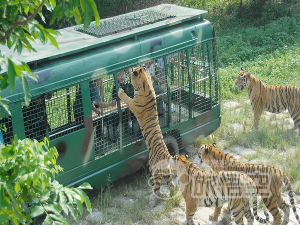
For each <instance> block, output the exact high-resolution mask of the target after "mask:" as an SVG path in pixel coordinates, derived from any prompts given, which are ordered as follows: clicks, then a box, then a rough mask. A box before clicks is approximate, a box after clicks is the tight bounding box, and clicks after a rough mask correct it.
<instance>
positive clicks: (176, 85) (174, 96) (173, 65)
mask: <svg viewBox="0 0 300 225" xmlns="http://www.w3.org/2000/svg"><path fill="white" fill-rule="evenodd" d="M186 55H187V54H186V52H185V51H182V52H178V53H176V54H171V55H168V56H167V61H168V70H169V84H170V92H171V123H172V124H176V123H181V122H183V121H186V120H188V119H189V111H190V109H189V107H190V104H189V103H190V95H189V88H190V87H189V84H190V82H189V76H188V65H187V60H186V58H187V56H186Z"/></svg>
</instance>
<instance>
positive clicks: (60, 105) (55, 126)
mask: <svg viewBox="0 0 300 225" xmlns="http://www.w3.org/2000/svg"><path fill="white" fill-rule="evenodd" d="M45 105H46V113H47V120H48V122H47V123H48V129H49V137H50V140H53V139H55V138H58V137H61V136H64V135H66V134H69V133H72V132H74V131H76V130H79V129H82V128H83V127H84V122H83V121H84V120H83V105H82V99H81V90H80V87H79V85H77V86H72V87H69V88H66V89H62V90H58V91H55V92H53V93H51V94H49V95H48V97H46V98H45Z"/></svg>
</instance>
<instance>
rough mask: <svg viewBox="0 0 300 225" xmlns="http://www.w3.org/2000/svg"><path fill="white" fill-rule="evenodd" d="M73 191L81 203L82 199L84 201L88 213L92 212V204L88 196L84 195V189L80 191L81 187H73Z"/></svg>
mask: <svg viewBox="0 0 300 225" xmlns="http://www.w3.org/2000/svg"><path fill="white" fill-rule="evenodd" d="M74 191H75V192H76V193H77V194H78V195H79V196H80V197H81V199H82V200H81V204H82V203H83V201H84V202H85V205H86V207H87V210H88V211H89V213H91V214H92V205H91V202H90V199H89V197H88V196H87V195H86V193H85V192H84V191H82V190H81V189H77V188H75V189H74Z"/></svg>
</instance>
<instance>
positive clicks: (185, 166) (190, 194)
mask: <svg viewBox="0 0 300 225" xmlns="http://www.w3.org/2000/svg"><path fill="white" fill-rule="evenodd" d="M170 164H171V166H172V170H173V172H174V173H175V174H176V175H177V176H178V178H179V186H180V188H179V189H180V192H181V193H182V195H183V197H184V199H185V204H186V220H187V222H188V224H194V221H193V216H194V214H195V212H196V210H197V206H204V207H213V206H214V207H222V205H223V204H224V202H228V203H229V207H230V209H231V212H232V215H233V217H234V220H235V222H236V224H237V225H241V224H244V221H243V216H244V215H245V217H246V218H247V221H248V225H250V224H253V215H252V213H251V210H250V207H249V198H250V197H252V200H253V213H254V216H255V219H256V220H257V221H259V222H260V223H267V222H268V221H269V215H268V213H266V212H265V216H266V219H262V218H260V217H259V216H258V215H257V195H256V188H255V184H254V182H253V181H252V179H251V178H249V177H248V176H247V175H244V174H241V173H238V172H226V171H220V172H215V171H203V170H201V169H200V168H199V167H198V166H197V165H196V164H195V163H192V162H190V161H188V160H187V158H186V156H184V155H176V156H174V157H173V162H172V163H170Z"/></svg>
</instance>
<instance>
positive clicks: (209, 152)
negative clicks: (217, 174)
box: [198, 143, 222, 167]
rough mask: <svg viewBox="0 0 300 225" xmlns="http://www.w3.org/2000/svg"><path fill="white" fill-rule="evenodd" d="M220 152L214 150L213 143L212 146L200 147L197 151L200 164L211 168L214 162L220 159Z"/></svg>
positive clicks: (214, 144) (214, 145)
mask: <svg viewBox="0 0 300 225" xmlns="http://www.w3.org/2000/svg"><path fill="white" fill-rule="evenodd" d="M221 154H222V152H221V151H220V150H219V149H217V148H216V143H213V144H212V145H210V144H205V145H202V146H201V147H200V148H199V149H198V156H199V158H200V164H202V163H203V162H205V163H206V164H208V165H209V166H211V167H212V166H213V165H214V162H215V161H217V160H219V159H220V158H221V157H220V156H221Z"/></svg>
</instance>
